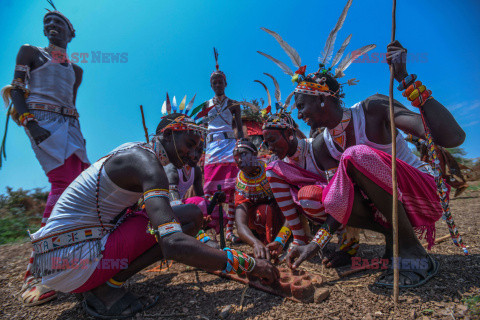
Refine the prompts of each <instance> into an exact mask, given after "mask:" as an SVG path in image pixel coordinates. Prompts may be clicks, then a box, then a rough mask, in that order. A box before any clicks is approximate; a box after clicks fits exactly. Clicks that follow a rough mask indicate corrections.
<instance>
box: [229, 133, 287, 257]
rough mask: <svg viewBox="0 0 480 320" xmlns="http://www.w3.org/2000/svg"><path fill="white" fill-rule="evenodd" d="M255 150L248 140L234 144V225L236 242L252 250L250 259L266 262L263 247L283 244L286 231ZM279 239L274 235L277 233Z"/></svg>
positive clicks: (266, 253)
mask: <svg viewBox="0 0 480 320" xmlns="http://www.w3.org/2000/svg"><path fill="white" fill-rule="evenodd" d="M257 155H258V150H257V147H256V146H255V145H254V144H253V143H252V142H251V141H249V140H248V139H241V140H239V141H237V144H236V145H235V149H234V150H233V156H234V158H235V162H236V163H237V165H238V168H239V169H240V172H239V173H238V175H237V182H236V186H235V222H236V225H237V232H238V235H239V237H240V239H241V240H242V241H243V242H245V243H247V244H249V245H250V246H252V247H253V254H254V257H258V258H264V259H265V258H266V259H267V260H268V259H270V252H269V250H268V248H267V247H266V245H267V244H269V243H271V242H273V241H274V240H275V241H279V242H280V243H282V244H283V245H284V244H285V242H286V241H287V240H288V237H289V235H290V231H289V230H288V229H287V228H282V226H283V224H284V221H285V218H284V217H283V214H282V211H281V210H280V208H279V207H278V205H277V203H276V201H275V197H274V196H273V193H272V190H271V188H270V185H269V183H268V181H267V176H266V170H265V169H266V164H265V162H262V161H259V160H258V159H257ZM281 229H282V230H283V231H284V232H283V233H282V234H284V236H283V237H282V236H280V237H277V238H275V236H276V235H277V234H278V233H279V232H280V231H281Z"/></svg>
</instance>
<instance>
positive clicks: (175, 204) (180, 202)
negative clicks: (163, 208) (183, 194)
mask: <svg viewBox="0 0 480 320" xmlns="http://www.w3.org/2000/svg"><path fill="white" fill-rule="evenodd" d="M181 204H183V202H182V200H173V201H170V206H171V207H175V206H179V205H181Z"/></svg>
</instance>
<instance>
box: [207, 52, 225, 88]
mask: <svg viewBox="0 0 480 320" xmlns="http://www.w3.org/2000/svg"><path fill="white" fill-rule="evenodd" d="M213 57H214V58H215V71H213V72H212V74H211V75H210V80H211V79H212V78H213V77H215V76H221V77H223V78H224V79H225V81H226V80H227V77H226V76H225V73H223V71H221V70H220V66H219V65H218V51H217V49H215V47H213Z"/></svg>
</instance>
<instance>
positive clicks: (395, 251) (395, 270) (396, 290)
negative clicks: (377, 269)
mask: <svg viewBox="0 0 480 320" xmlns="http://www.w3.org/2000/svg"><path fill="white" fill-rule="evenodd" d="M396 6H397V1H396V0H393V8H392V42H393V41H395V27H396V24H395V9H396ZM389 89H390V90H389V95H390V96H389V104H390V134H391V136H392V226H393V228H392V229H393V301H394V305H395V308H396V307H397V304H398V293H399V287H398V282H399V269H398V267H399V266H398V194H397V161H396V160H397V139H396V132H397V130H396V127H395V117H394V112H393V111H394V110H393V63H391V64H390V88H389Z"/></svg>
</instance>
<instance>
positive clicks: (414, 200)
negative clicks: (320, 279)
mask: <svg viewBox="0 0 480 320" xmlns="http://www.w3.org/2000/svg"><path fill="white" fill-rule="evenodd" d="M391 159H392V157H391V156H390V155H389V154H387V153H385V152H383V151H379V150H376V149H374V148H370V147H368V146H365V145H357V146H353V147H350V148H348V149H347V150H345V152H344V153H343V155H342V158H341V159H340V164H339V166H338V170H337V173H336V174H335V176H334V177H333V178H332V180H331V181H330V183H329V184H328V186H327V187H326V188H325V189H324V191H323V195H322V203H323V205H324V206H325V212H326V213H327V214H330V215H331V216H332V217H333V218H335V220H337V221H338V222H340V223H341V224H344V225H345V224H346V223H347V222H348V219H349V218H350V214H351V213H352V205H353V197H354V187H353V183H354V182H353V181H352V180H351V178H350V177H349V175H348V173H347V165H349V164H352V165H354V166H355V168H356V169H357V170H359V171H360V172H361V173H362V174H364V175H365V176H366V177H367V178H368V179H370V180H371V181H373V182H374V183H376V184H377V185H378V186H380V187H381V188H382V189H383V190H385V191H386V192H388V193H389V194H392V178H391V170H392V169H391ZM397 184H398V200H399V201H400V202H401V203H402V204H403V207H404V208H405V211H406V213H407V215H408V218H409V220H410V222H411V224H412V226H413V227H414V229H415V230H416V231H417V233H418V235H419V237H420V238H421V237H422V235H425V238H426V240H427V242H428V243H429V244H433V242H434V240H435V222H436V221H437V220H438V219H440V217H441V216H442V207H441V204H440V201H439V198H438V196H437V188H436V184H435V180H434V178H433V177H432V176H431V175H429V174H427V173H424V172H421V171H420V170H418V169H416V168H414V167H412V166H410V165H409V164H407V163H405V162H403V161H402V160H399V159H397ZM449 192H450V189H449V190H448V193H449Z"/></svg>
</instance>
